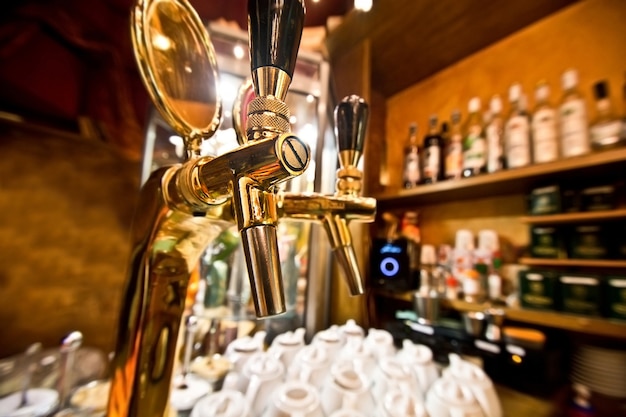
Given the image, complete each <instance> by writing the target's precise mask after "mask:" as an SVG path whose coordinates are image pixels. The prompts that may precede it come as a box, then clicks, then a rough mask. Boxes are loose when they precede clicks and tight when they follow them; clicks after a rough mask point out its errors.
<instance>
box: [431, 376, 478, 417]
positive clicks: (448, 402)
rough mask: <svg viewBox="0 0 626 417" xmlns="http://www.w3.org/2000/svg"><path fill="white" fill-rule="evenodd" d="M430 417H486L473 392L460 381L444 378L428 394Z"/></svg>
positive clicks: (436, 382)
mask: <svg viewBox="0 0 626 417" xmlns="http://www.w3.org/2000/svg"><path fill="white" fill-rule="evenodd" d="M426 411H427V412H428V415H429V417H486V416H485V414H484V413H483V410H482V408H481V407H480V405H479V404H478V402H477V401H476V399H475V398H474V394H472V391H471V390H470V389H469V388H468V387H466V386H465V385H463V384H462V383H459V382H458V381H456V380H454V379H452V378H449V377H443V378H439V379H438V380H437V381H435V383H434V384H433V385H432V387H431V388H430V390H429V391H428V393H427V394H426Z"/></svg>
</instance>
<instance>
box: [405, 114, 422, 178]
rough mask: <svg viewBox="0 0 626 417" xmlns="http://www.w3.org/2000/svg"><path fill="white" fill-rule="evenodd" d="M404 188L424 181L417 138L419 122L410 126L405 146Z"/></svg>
mask: <svg viewBox="0 0 626 417" xmlns="http://www.w3.org/2000/svg"><path fill="white" fill-rule="evenodd" d="M403 178H404V188H414V187H417V186H418V185H419V184H420V183H421V181H422V170H421V163H420V148H419V144H418V140H417V124H416V123H411V125H410V126H409V137H408V140H407V144H406V146H405V148H404V176H403Z"/></svg>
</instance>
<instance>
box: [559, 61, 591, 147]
mask: <svg viewBox="0 0 626 417" xmlns="http://www.w3.org/2000/svg"><path fill="white" fill-rule="evenodd" d="M561 81H562V84H563V97H562V98H561V104H560V106H559V120H560V126H559V130H560V134H561V155H562V156H563V157H565V158H568V157H571V156H577V155H584V154H586V153H588V152H589V129H588V126H587V124H588V121H587V107H586V105H585V99H584V97H583V96H582V94H581V93H580V91H578V72H576V70H574V69H570V70H567V71H565V72H564V73H563V76H562V80H561Z"/></svg>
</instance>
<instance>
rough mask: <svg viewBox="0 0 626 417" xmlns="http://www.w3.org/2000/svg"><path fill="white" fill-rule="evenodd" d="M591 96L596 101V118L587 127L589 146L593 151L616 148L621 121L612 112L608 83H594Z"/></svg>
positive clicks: (618, 141) (618, 142)
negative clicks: (589, 139) (589, 138)
mask: <svg viewBox="0 0 626 417" xmlns="http://www.w3.org/2000/svg"><path fill="white" fill-rule="evenodd" d="M593 95H594V97H595V100H596V117H595V119H594V120H593V121H592V122H591V126H590V127H589V133H590V136H591V146H592V147H593V148H594V149H603V148H609V147H612V146H616V145H618V144H620V134H621V130H622V121H621V120H620V119H619V117H617V115H616V114H615V112H614V111H613V107H612V105H611V99H610V96H609V85H608V83H607V82H606V81H604V80H603V81H598V82H597V83H595V84H594V85H593Z"/></svg>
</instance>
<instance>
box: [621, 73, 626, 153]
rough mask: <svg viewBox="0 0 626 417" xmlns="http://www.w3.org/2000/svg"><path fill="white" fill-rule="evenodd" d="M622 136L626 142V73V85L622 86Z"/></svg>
mask: <svg viewBox="0 0 626 417" xmlns="http://www.w3.org/2000/svg"><path fill="white" fill-rule="evenodd" d="M622 102H623V109H622V111H623V113H622V134H621V138H622V141H623V142H626V73H624V85H623V86H622Z"/></svg>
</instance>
